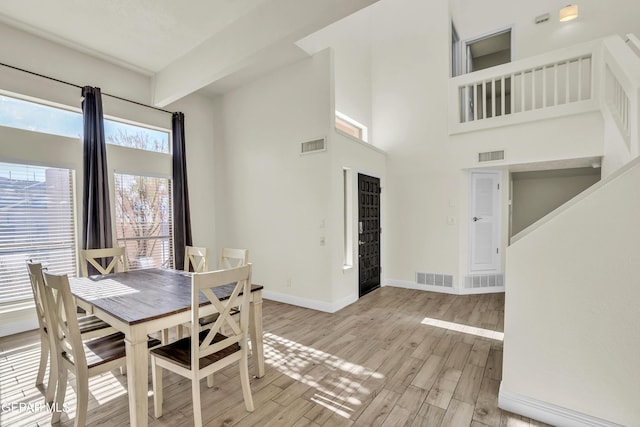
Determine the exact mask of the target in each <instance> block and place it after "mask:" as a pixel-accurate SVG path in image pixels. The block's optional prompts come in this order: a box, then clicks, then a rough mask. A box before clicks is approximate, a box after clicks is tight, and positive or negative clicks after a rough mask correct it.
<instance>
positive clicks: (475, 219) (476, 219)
mask: <svg viewBox="0 0 640 427" xmlns="http://www.w3.org/2000/svg"><path fill="white" fill-rule="evenodd" d="M472 219H473V222H476V221H478V220H479V219H482V218H478V217H477V216H474V217H473V218H472Z"/></svg>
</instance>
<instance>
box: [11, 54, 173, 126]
mask: <svg viewBox="0 0 640 427" xmlns="http://www.w3.org/2000/svg"><path fill="white" fill-rule="evenodd" d="M0 65H2V66H4V67H7V68H12V69H14V70H18V71H22V72H23V73H27V74H31V75H34V76H38V77H42V78H45V79H49V80H53V81H54V82H58V83H63V84H65V85H69V86H73V87H77V88H78V89H82V86H80V85H77V84H75V83H69V82H66V81H64V80H60V79H56V78H54V77H49V76H45V75H44V74H39V73H34V72H33V71H29V70H25V69H23V68H18V67H14V66H13V65H9V64H4V63H2V62H0ZM102 95H104V96H108V97H110V98H115V99H119V100H120V101H125V102H130V103H131V104H136V105H140V106H142V107H147V108H151V109H153V110H157V111H162V112H163V113H169V114H173V111H169V110H164V109H162V108H158V107H154V106H152V105H147V104H143V103H142V102H138V101H132V100H130V99H127V98H122V97H120V96H116V95H111V94H109V93H104V92H102Z"/></svg>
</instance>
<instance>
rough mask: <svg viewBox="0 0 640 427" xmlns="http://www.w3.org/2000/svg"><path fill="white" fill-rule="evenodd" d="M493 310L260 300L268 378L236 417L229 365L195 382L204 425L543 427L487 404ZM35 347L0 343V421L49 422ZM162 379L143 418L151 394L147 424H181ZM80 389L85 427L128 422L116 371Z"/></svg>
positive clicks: (421, 302)
mask: <svg viewBox="0 0 640 427" xmlns="http://www.w3.org/2000/svg"><path fill="white" fill-rule="evenodd" d="M503 314H504V295H503V294H490V295H473V296H471V295H470V296H454V295H446V294H438V293H431V292H425V291H415V290H407V289H399V288H393V287H384V288H381V289H378V290H376V291H374V292H372V293H371V294H369V295H367V296H365V297H363V298H361V299H360V300H359V301H358V302H357V303H355V304H353V305H351V306H349V307H347V308H345V309H343V310H341V311H339V312H338V313H334V314H327V313H322V312H317V311H314V310H308V309H304V308H299V307H294V306H290V305H286V304H281V303H277V302H272V301H268V300H265V302H264V330H265V337H264V343H265V358H266V374H265V376H264V377H263V378H260V379H257V378H253V379H252V381H251V386H252V391H253V399H254V402H255V407H256V409H255V411H254V412H253V413H248V412H246V411H245V409H244V404H243V400H242V392H241V388H240V381H239V379H238V378H237V377H236V374H237V367H236V366H232V367H230V368H227V369H226V370H224V371H222V372H221V373H220V374H217V375H216V378H215V386H214V387H213V388H212V389H208V388H207V387H206V381H203V382H202V384H201V390H202V408H203V420H204V422H205V425H207V426H210V427H212V426H231V425H238V426H277V427H286V426H296V427H297V426H300V427H301V426H429V427H437V426H465V427H466V426H472V427H485V426H494V427H503V426H543V425H544V424H542V423H538V422H535V421H533V420H529V419H527V418H523V417H519V416H517V415H514V414H510V413H507V412H504V411H502V410H500V409H499V408H498V407H497V399H498V387H499V385H500V380H501V373H502V340H501V334H500V332H502V331H503V317H504V315H503ZM38 346H39V341H38V337H37V335H36V333H35V332H27V333H23V334H18V335H14V336H11V337H5V338H0V402H1V403H2V404H3V407H2V410H1V411H0V425H2V426H12V427H14V426H35V425H38V426H42V425H49V419H50V416H49V415H48V414H47V413H46V412H45V411H43V408H42V406H41V405H42V404H43V395H42V393H41V390H39V389H37V388H36V387H35V386H34V381H35V377H36V372H37V368H38V352H39V350H38ZM164 378H165V379H164V396H165V404H164V415H163V416H162V417H161V418H159V419H154V418H153V415H152V414H153V402H152V398H151V397H150V400H149V412H150V416H149V426H153V427H159V426H171V427H176V426H183V425H190V424H191V423H192V415H191V413H192V406H191V392H190V382H189V381H187V380H185V379H183V378H181V377H179V376H177V375H174V374H171V373H168V372H165V377H164ZM149 389H150V390H151V387H150V388H149ZM89 390H90V393H91V396H90V399H89V414H88V423H89V425H101V426H126V425H128V424H129V420H128V418H129V412H128V400H127V394H126V376H122V375H120V374H119V373H118V372H113V373H108V374H105V375H103V376H100V377H97V378H94V379H91V380H90V384H89ZM150 395H151V392H150ZM67 403H68V405H69V413H68V415H63V416H62V425H63V426H71V425H73V417H74V416H75V412H74V411H75V393H74V391H73V390H72V388H71V387H69V389H68V391H67ZM11 404H14V407H13V408H10V407H9V406H8V405H11ZM20 404H31V406H27V407H24V406H23V407H20ZM38 405H40V406H38Z"/></svg>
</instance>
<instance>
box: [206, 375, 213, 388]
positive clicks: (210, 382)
mask: <svg viewBox="0 0 640 427" xmlns="http://www.w3.org/2000/svg"><path fill="white" fill-rule="evenodd" d="M207 387H209V388H211V387H213V374H211V375H207Z"/></svg>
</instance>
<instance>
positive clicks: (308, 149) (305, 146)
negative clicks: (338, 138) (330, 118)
mask: <svg viewBox="0 0 640 427" xmlns="http://www.w3.org/2000/svg"><path fill="white" fill-rule="evenodd" d="M326 149H327V144H326V141H325V139H324V138H320V139H314V140H313V141H306V142H303V143H302V144H301V145H300V154H309V153H317V152H319V151H325V150H326Z"/></svg>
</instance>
